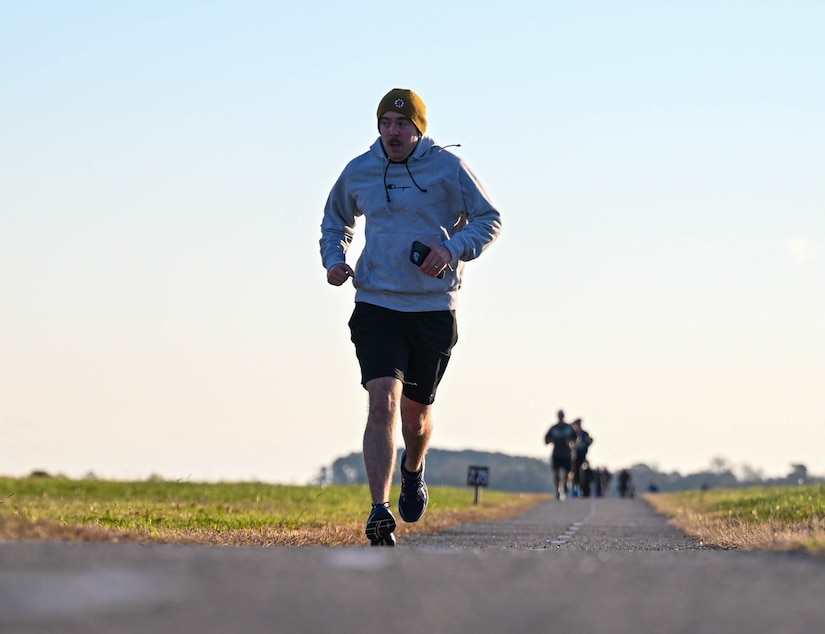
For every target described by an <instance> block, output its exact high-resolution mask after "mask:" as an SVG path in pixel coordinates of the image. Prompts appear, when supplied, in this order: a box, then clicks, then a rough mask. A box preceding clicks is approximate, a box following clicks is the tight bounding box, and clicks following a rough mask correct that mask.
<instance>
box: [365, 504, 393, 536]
mask: <svg viewBox="0 0 825 634" xmlns="http://www.w3.org/2000/svg"><path fill="white" fill-rule="evenodd" d="M389 506H390V503H389V502H383V503H378V504H373V505H372V512H371V513H370V516H369V518H367V529H366V531H365V532H366V535H367V539H368V540H370V545H371V546H395V535H393V531H395V517H393V514H392V512H391V511H390V509H389Z"/></svg>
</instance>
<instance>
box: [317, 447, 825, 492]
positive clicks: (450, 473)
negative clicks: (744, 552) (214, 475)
mask: <svg viewBox="0 0 825 634" xmlns="http://www.w3.org/2000/svg"><path fill="white" fill-rule="evenodd" d="M400 457H401V452H400V451H399V453H398V458H399V459H400ZM470 465H480V466H486V467H489V469H490V484H489V488H490V489H495V490H498V491H511V492H520V493H550V492H551V491H552V490H553V489H552V482H551V474H550V466H549V462H548V461H547V460H543V459H539V458H530V457H525V456H509V455H507V454H503V453H492V452H486V451H473V450H464V451H450V450H444V449H430V451H429V452H428V453H427V475H426V477H427V483H428V484H431V485H437V486H438V485H440V486H456V487H462V486H467V468H468V467H469V466H470ZM790 467H791V469H790V472H789V473H788V475H787V476H784V477H781V478H765V477H764V476H763V475H762V473H761V471H759V470H757V469H753V468H750V467H748V466H745V467H742V468H740V469H739V470H738V471H739V472H740V473H739V475H737V474H736V473H735V471H736V469H735V468H734V467H733V466H732V465H730V464H729V463H728V462H727V461H726V460H725V459H724V458H714V459H712V460H711V464H710V467H709V468H708V469H707V470H706V471H700V472H698V473H691V474H687V475H682V474H680V473H679V472H675V471H674V472H669V473H666V472H661V471H658V470H657V469H656V468H654V467H651V466H648V465H646V464H635V465H632V466H627V467H620V468H617V469H615V470H612V472H613V475H614V477H613V478H612V485H611V490H610V491H611V494H614V493H615V483H616V480H617V478H616V477H615V476H616V475H617V474H618V472H619V471H620V470H621V469H623V468H624V469H627V470H628V471H629V472H630V475H631V481H632V484H633V487H634V489H635V492H636V493H643V492H645V491H647V490H649V489H654V488H655V489H656V490H659V491H684V490H689V489H702V488H714V489H730V488H738V487H747V486H757V485H758V486H782V485H792V484H808V483H813V482H823V481H825V478H819V477H815V476H811V475H810V474H809V473H808V469H807V467H806V466H805V465H802V464H792V465H790ZM315 482H316V483H318V484H366V483H367V474H366V471H365V469H364V458H363V455H362V454H361V453H360V452H356V453H351V454H349V455H348V456H344V457H342V458H338V459H337V460H335V462H333V463H332V466H330V467H323V468H322V469H321V470H320V472H319V473H318V476H317V478H316V479H315ZM394 484H395V485H398V484H400V474H399V470H398V469H396V473H395V475H394Z"/></svg>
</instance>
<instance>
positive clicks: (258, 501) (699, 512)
mask: <svg viewBox="0 0 825 634" xmlns="http://www.w3.org/2000/svg"><path fill="white" fill-rule="evenodd" d="M430 497H431V502H430V506H429V508H428V510H427V515H426V516H425V519H424V520H422V522H420V523H418V524H413V525H403V529H401V528H400V529H399V530H404V531H407V532H409V533H417V532H432V531H437V530H441V529H444V528H448V527H450V526H455V525H456V524H459V523H463V522H467V521H476V520H485V519H492V518H502V517H507V516H510V515H514V514H516V513H520V512H523V511H525V510H527V509H529V508H530V507H532V506H534V505H535V504H538V503H539V502H541V501H543V500H546V499H549V496H543V495H519V494H514V493H503V492H500V491H489V490H485V491H484V492H483V494H482V503H481V504H479V505H476V504H475V503H474V491H473V489H471V488H469V487H467V488H455V487H431V496H430ZM368 499H369V494H368V491H367V488H366V486H325V487H320V486H288V485H278V484H263V483H254V482H239V483H198V482H165V481H155V480H149V481H139V482H123V481H108V480H70V479H65V478H50V477H30V478H7V477H0V540H16V539H70V540H98V541H157V542H179V543H206V544H238V545H351V544H364V543H365V542H364V536H363V526H364V520H365V519H366V515H367V513H368V511H369V505H368V503H367V501H368ZM646 499H647V500H648V501H649V502H650V503H651V504H652V505H653V507H654V508H655V509H656V510H657V511H659V512H660V513H662V514H664V515H668V516H670V517H671V518H672V519H673V521H674V523H675V524H677V526H679V528H680V529H682V530H683V531H684V532H685V533H686V534H688V535H691V536H693V537H696V538H698V539H701V540H702V541H703V542H705V543H706V544H708V545H713V546H717V547H720V548H739V549H758V550H792V549H799V550H806V551H809V552H815V553H825V484H816V485H808V486H796V487H772V488H747V489H730V490H711V491H687V492H681V493H664V494H662V493H660V494H654V495H648V496H646Z"/></svg>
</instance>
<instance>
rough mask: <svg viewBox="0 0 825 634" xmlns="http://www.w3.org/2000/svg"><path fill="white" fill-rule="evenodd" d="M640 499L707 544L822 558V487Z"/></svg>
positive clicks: (824, 520) (824, 507) (685, 493)
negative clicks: (816, 555) (805, 554)
mask: <svg viewBox="0 0 825 634" xmlns="http://www.w3.org/2000/svg"><path fill="white" fill-rule="evenodd" d="M645 499H646V500H647V501H648V502H650V504H651V505H652V506H653V507H654V508H655V509H656V510H657V511H659V512H660V513H662V514H665V515H667V516H669V517H670V518H671V519H672V521H673V523H674V524H675V525H676V526H678V527H679V528H680V529H681V530H682V531H683V532H685V533H686V534H688V535H690V536H692V537H695V538H697V539H700V540H701V541H702V542H703V543H705V544H706V545H708V546H714V547H718V548H728V549H741V550H783V551H791V550H802V551H807V552H811V553H816V554H825V484H822V483H819V484H810V485H799V486H789V487H752V488H744V489H718V490H708V491H683V492H678V493H657V494H648V495H646V496H645Z"/></svg>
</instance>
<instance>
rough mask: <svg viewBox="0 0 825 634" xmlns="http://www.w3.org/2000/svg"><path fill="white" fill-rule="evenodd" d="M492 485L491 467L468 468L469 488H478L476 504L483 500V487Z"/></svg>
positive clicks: (476, 466) (475, 466)
mask: <svg viewBox="0 0 825 634" xmlns="http://www.w3.org/2000/svg"><path fill="white" fill-rule="evenodd" d="M489 484H490V467H482V466H479V465H470V466H469V467H467V486H471V487H475V488H476V504H478V503H479V500H480V499H481V487H486V486H487V485H489Z"/></svg>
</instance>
